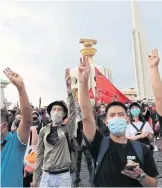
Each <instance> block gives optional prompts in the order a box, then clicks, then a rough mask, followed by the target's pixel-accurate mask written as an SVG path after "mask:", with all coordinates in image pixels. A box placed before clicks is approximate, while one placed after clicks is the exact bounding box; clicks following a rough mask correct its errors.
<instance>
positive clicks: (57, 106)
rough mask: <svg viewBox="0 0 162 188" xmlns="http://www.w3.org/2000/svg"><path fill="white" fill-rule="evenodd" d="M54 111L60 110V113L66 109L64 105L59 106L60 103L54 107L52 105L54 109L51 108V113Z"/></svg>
mask: <svg viewBox="0 0 162 188" xmlns="http://www.w3.org/2000/svg"><path fill="white" fill-rule="evenodd" d="M52 112H58V113H62V114H63V113H64V109H63V107H62V106H59V105H54V106H53V107H52V110H51V113H52Z"/></svg>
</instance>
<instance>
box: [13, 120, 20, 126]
mask: <svg viewBox="0 0 162 188" xmlns="http://www.w3.org/2000/svg"><path fill="white" fill-rule="evenodd" d="M20 121H21V120H19V119H16V120H15V121H14V125H15V127H18V126H19V124H20Z"/></svg>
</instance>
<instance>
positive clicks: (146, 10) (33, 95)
mask: <svg viewBox="0 0 162 188" xmlns="http://www.w3.org/2000/svg"><path fill="white" fill-rule="evenodd" d="M139 9H140V12H141V17H142V22H143V25H144V28H145V32H146V37H147V42H148V44H149V50H151V49H152V48H154V47H156V48H158V49H159V51H160V54H162V42H161V33H162V24H161V23H162V12H161V10H162V1H161V2H160V1H155V2H153V1H143V2H139ZM80 38H92V39H96V40H97V45H96V46H95V47H96V48H97V53H96V56H95V60H96V63H98V64H103V65H104V66H105V67H106V68H109V69H111V71H112V76H113V81H114V84H115V86H116V87H117V88H119V89H123V88H129V87H135V75H134V67H133V52H132V15H131V5H130V1H64V2H63V1H62V2H61V1H58V2H57V1H40V2H38V1H33V2H32V1H15V2H12V3H11V2H5V1H3V2H2V1H1V2H0V67H1V68H0V78H1V79H6V78H5V76H4V75H3V72H2V71H3V69H4V68H5V67H8V66H9V67H11V69H13V70H14V71H16V72H17V73H19V74H20V75H21V76H22V77H23V79H24V82H25V86H26V89H27V93H28V96H29V100H30V102H31V103H32V104H34V105H35V106H38V101H39V97H41V98H42V104H43V105H48V104H49V103H50V102H52V101H54V100H57V99H66V88H65V80H64V71H65V69H66V68H74V67H77V66H78V64H79V57H80V49H81V45H80V44H79V40H80ZM160 72H162V68H161V67H160ZM5 97H6V98H7V100H8V101H11V102H12V103H13V104H15V103H16V102H17V101H18V93H17V91H16V88H15V87H14V86H13V85H12V84H10V85H8V86H7V87H6V88H5Z"/></svg>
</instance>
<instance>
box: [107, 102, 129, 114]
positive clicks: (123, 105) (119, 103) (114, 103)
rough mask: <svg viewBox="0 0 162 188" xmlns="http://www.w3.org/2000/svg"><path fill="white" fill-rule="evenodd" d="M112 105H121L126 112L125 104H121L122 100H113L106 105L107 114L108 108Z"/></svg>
mask: <svg viewBox="0 0 162 188" xmlns="http://www.w3.org/2000/svg"><path fill="white" fill-rule="evenodd" d="M113 106H120V107H122V108H123V109H124V110H125V112H126V114H127V107H126V106H125V104H123V103H122V102H119V101H114V102H112V103H110V104H109V105H108V106H107V107H106V114H107V112H108V111H109V109H110V108H111V107H113Z"/></svg>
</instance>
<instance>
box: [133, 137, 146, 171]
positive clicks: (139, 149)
mask: <svg viewBox="0 0 162 188" xmlns="http://www.w3.org/2000/svg"><path fill="white" fill-rule="evenodd" d="M130 141H131V144H132V146H133V148H134V150H135V152H136V154H137V156H138V158H139V160H140V162H141V165H142V167H141V168H143V167H144V154H143V149H142V145H141V143H140V142H137V141H134V140H130Z"/></svg>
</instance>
